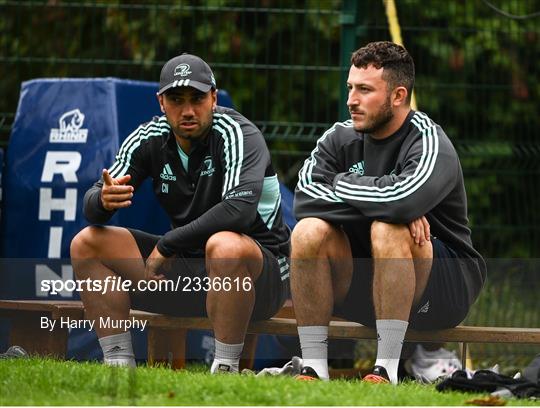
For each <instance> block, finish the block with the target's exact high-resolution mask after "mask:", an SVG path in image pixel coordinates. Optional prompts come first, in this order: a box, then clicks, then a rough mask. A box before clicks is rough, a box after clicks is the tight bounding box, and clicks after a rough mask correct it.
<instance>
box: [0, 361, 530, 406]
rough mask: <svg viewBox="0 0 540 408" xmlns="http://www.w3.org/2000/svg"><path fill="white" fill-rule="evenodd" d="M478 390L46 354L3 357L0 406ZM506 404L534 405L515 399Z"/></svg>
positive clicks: (429, 400)
mask: <svg viewBox="0 0 540 408" xmlns="http://www.w3.org/2000/svg"><path fill="white" fill-rule="evenodd" d="M479 396H481V394H463V393H457V392H451V393H439V392H438V391H436V390H435V388H434V387H433V386H427V385H420V384H417V383H413V382H409V383H404V384H401V385H399V386H397V387H394V386H391V385H371V384H365V383H361V382H359V381H343V380H340V381H331V382H329V383H325V382H319V381H318V382H300V381H296V380H294V379H292V378H289V377H287V378H286V377H280V378H278V377H271V378H268V377H266V378H258V377H250V376H236V375H220V376H211V375H209V374H208V371H207V369H206V368H201V367H193V368H190V369H188V370H181V371H173V370H170V369H168V368H149V367H138V368H137V369H134V370H130V369H121V368H113V367H107V366H104V365H101V364H97V363H77V362H71V361H67V362H61V361H54V360H48V359H37V358H33V359H28V360H23V359H19V360H0V405H465V403H466V401H467V400H469V399H471V398H474V397H479ZM509 404H510V405H512V404H513V405H535V404H534V403H533V402H530V401H523V400H513V401H509Z"/></svg>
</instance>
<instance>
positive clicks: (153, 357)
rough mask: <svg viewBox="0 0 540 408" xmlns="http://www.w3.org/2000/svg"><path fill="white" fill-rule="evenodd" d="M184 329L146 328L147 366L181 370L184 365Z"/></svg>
mask: <svg viewBox="0 0 540 408" xmlns="http://www.w3.org/2000/svg"><path fill="white" fill-rule="evenodd" d="M186 334H187V330H186V329H162V328H157V327H151V326H150V327H149V328H148V365H149V366H153V365H157V364H165V365H170V367H171V368H173V369H175V370H176V369H181V368H184V367H185V365H186Z"/></svg>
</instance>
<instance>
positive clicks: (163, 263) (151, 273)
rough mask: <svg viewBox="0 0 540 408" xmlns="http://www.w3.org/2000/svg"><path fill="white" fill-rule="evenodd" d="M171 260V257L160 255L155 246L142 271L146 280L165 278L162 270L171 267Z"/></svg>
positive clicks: (165, 270)
mask: <svg viewBox="0 0 540 408" xmlns="http://www.w3.org/2000/svg"><path fill="white" fill-rule="evenodd" d="M171 262H172V258H166V257H164V256H163V255H161V253H160V252H159V251H158V249H157V246H156V247H155V248H154V250H153V251H152V253H151V254H150V256H149V257H148V259H147V260H146V268H145V273H144V275H145V278H146V280H161V279H165V275H164V272H167V271H168V270H170V269H171Z"/></svg>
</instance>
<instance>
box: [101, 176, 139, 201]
mask: <svg viewBox="0 0 540 408" xmlns="http://www.w3.org/2000/svg"><path fill="white" fill-rule="evenodd" d="M101 174H102V176H103V187H102V188H101V203H102V204H103V208H105V209H106V210H108V211H114V210H118V209H119V208H126V207H129V206H130V205H131V199H132V198H133V186H130V185H128V184H127V183H128V182H129V180H131V176H130V175H129V174H126V175H125V176H122V177H118V178H112V177H111V175H110V174H109V171H108V170H107V169H103V172H102V173H101Z"/></svg>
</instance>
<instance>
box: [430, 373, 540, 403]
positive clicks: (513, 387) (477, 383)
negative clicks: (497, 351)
mask: <svg viewBox="0 0 540 408" xmlns="http://www.w3.org/2000/svg"><path fill="white" fill-rule="evenodd" d="M436 388H437V390H438V391H447V390H452V391H469V392H489V393H491V392H493V391H496V390H497V389H499V388H506V389H508V390H510V392H511V393H512V394H513V395H515V396H516V397H517V398H532V397H536V398H540V387H539V386H538V385H536V384H534V383H532V382H530V381H528V380H526V379H525V378H518V379H515V378H512V377H509V376H507V375H503V374H497V373H495V372H493V371H491V370H478V371H476V372H475V373H474V375H473V376H472V378H469V377H468V376H467V372H466V371H464V370H458V371H456V372H454V374H452V376H451V377H449V378H447V379H446V380H444V381H442V382H441V383H439V384H438V385H437V387H436Z"/></svg>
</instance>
